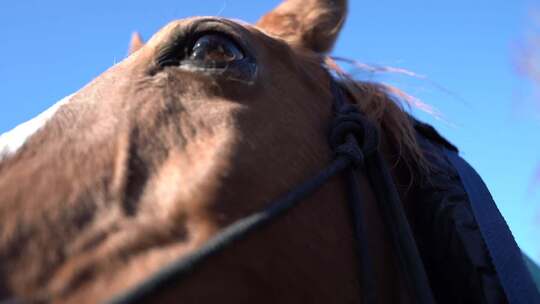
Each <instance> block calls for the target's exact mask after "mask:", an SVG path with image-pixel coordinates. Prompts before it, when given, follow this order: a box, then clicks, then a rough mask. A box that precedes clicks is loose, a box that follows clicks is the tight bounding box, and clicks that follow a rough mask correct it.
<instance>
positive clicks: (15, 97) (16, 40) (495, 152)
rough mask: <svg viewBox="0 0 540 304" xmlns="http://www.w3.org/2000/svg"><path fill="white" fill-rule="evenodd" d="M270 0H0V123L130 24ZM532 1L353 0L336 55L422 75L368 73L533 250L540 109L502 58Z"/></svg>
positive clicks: (79, 78)
mask: <svg viewBox="0 0 540 304" xmlns="http://www.w3.org/2000/svg"><path fill="white" fill-rule="evenodd" d="M278 2H279V1H278V0H272V1H270V0H267V1H246V0H204V1H165V0H154V1H122V2H121V1H103V0H94V1H54V0H51V1H37V0H25V1H15V0H2V1H0V41H1V43H0V58H1V60H0V132H4V131H7V130H9V129H11V128H12V127H14V126H16V125H17V124H19V123H21V122H23V121H26V120H28V119H30V118H31V117H34V116H35V115H36V114H38V113H39V112H41V111H43V110H44V109H46V108H47V107H49V106H50V105H52V104H53V103H54V102H55V101H57V100H59V99H60V98H62V97H64V96H66V95H68V94H70V93H73V92H75V91H76V90H78V89H79V88H81V87H82V86H83V85H85V84H86V83H88V82H89V81H90V80H91V79H93V78H94V77H96V76H98V75H99V74H100V73H102V72H103V71H105V70H106V69H107V68H108V67H110V66H111V65H113V64H114V63H115V62H118V61H120V60H121V59H122V58H123V57H124V56H125V54H126V50H127V47H128V41H129V37H130V34H131V32H132V31H134V30H138V31H140V32H141V33H142V34H143V36H144V37H145V38H148V37H149V36H151V35H152V34H153V33H154V32H156V31H157V30H158V29H159V28H160V27H162V26H163V25H165V24H166V23H167V22H169V21H171V20H174V19H179V18H183V17H187V16H195V15H218V14H219V15H221V16H226V17H234V18H241V19H244V20H246V21H250V22H254V21H256V20H257V19H258V17H259V16H260V15H262V14H263V13H264V12H266V11H267V10H269V9H270V8H272V7H273V6H274V5H276V4H277V3H278ZM531 7H532V1H526V0H513V1H508V0H476V1H469V0H454V1H427V0H424V1H419V0H409V1H387V0H380V1H363V0H353V1H352V3H351V13H350V17H349V21H348V22H347V24H346V27H345V30H344V32H343V34H342V36H341V40H340V42H339V43H338V45H337V47H336V49H335V51H334V55H337V56H342V57H347V58H351V59H356V60H359V61H362V62H365V63H372V64H381V65H391V66H398V67H402V68H406V69H408V70H411V71H414V72H416V73H418V74H422V75H426V76H428V77H429V81H422V80H414V79H407V78H405V77H397V76H377V77H375V78H374V79H376V80H383V81H391V82H393V83H395V84H398V85H400V87H401V88H403V89H405V90H406V91H408V92H409V93H412V94H413V95H415V96H417V97H420V98H421V99H423V100H424V101H425V102H428V103H430V104H431V105H434V106H436V107H437V108H438V109H439V110H440V111H441V112H442V113H443V114H444V117H445V120H446V122H444V121H439V120H436V119H433V118H431V117H429V116H426V115H423V114H421V113H418V111H414V113H417V114H418V116H419V117H421V118H422V119H425V120H427V121H428V122H431V123H432V124H434V125H436V126H437V128H439V130H441V132H442V133H443V134H444V135H445V136H447V137H448V138H449V139H450V140H451V141H453V142H454V143H455V144H456V145H458V146H459V147H460V149H461V150H462V152H463V155H464V156H465V158H466V159H467V160H469V161H470V162H471V163H472V164H473V166H475V167H476V169H477V170H478V171H479V172H480V174H481V175H482V176H483V177H484V179H485V181H486V182H487V184H488V186H489V188H490V189H491V191H492V193H493V195H494V197H495V200H496V201H497V202H498V205H499V208H500V209H501V211H502V212H503V214H504V215H505V216H506V218H507V220H508V222H509V224H510V227H511V229H512V230H513V232H514V235H515V236H516V239H517V241H518V243H519V244H520V245H521V246H522V248H523V249H524V250H525V251H526V252H527V253H528V254H529V255H531V256H532V257H533V258H534V259H535V260H536V261H540V242H539V241H538V233H539V231H540V215H539V213H540V210H539V209H540V190H537V191H536V192H535V191H531V187H530V186H531V182H532V177H533V175H534V168H535V167H536V166H537V164H538V163H540V140H538V139H539V137H540V136H539V135H538V133H539V131H540V119H539V117H540V114H539V109H538V108H533V107H532V102H530V97H529V94H528V92H529V90H528V89H527V87H526V85H524V84H523V80H522V79H520V78H519V77H518V76H517V75H516V73H515V71H514V69H513V66H512V60H513V58H514V57H515V56H516V52H515V47H516V44H517V42H518V41H519V39H520V38H521V37H522V34H523V33H524V32H525V29H524V28H525V26H526V24H527V22H526V18H527V17H528V9H530V8H531ZM359 77H363V78H370V77H372V76H370V75H365V74H363V75H362V74H359ZM434 83H436V84H438V85H440V86H442V87H444V88H445V89H447V90H449V91H451V92H452V93H451V94H449V93H446V92H445V90H443V89H440V88H438V87H437V85H435V84H434Z"/></svg>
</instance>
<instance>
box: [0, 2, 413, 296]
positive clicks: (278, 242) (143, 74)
mask: <svg viewBox="0 0 540 304" xmlns="http://www.w3.org/2000/svg"><path fill="white" fill-rule="evenodd" d="M346 11H347V2H346V1H345V0H334V1H330V0H309V1H307V0H304V1H295V0H288V1H285V2H283V3H282V4H281V5H280V6H278V7H277V8H276V9H275V10H273V11H271V12H269V13H268V14H267V15H265V16H264V17H263V18H262V19H261V20H260V21H259V22H258V23H257V24H256V25H250V24H247V23H244V22H241V21H236V20H228V19H224V18H216V17H196V18H188V19H183V20H178V21H174V22H172V23H170V24H168V25H166V26H165V27H164V28H162V29H161V30H159V31H158V32H157V33H156V34H155V35H154V36H153V37H152V38H151V39H150V40H149V41H148V42H147V43H143V42H142V41H141V40H140V39H139V38H138V37H135V38H134V40H133V43H132V48H131V49H132V51H131V52H132V54H131V55H130V56H129V57H128V58H126V59H125V60H124V61H122V62H120V63H118V64H116V65H115V66H113V67H112V68H110V69H109V70H108V71H106V72H105V73H103V74H102V75H101V76H99V77H98V78H96V79H95V80H94V81H92V82H91V83H90V84H88V85H87V86H85V87H84V88H83V89H81V90H80V91H78V92H76V93H75V94H73V95H71V96H70V97H67V98H66V99H65V100H64V101H63V102H62V103H61V104H58V105H57V106H56V107H55V108H54V109H53V110H52V111H51V112H49V113H48V114H47V115H46V117H45V118H46V119H41V120H39V121H37V122H36V121H34V123H33V124H30V125H28V126H31V128H30V129H31V132H30V133H29V134H26V135H28V136H27V137H25V138H24V142H23V143H22V144H21V145H19V146H17V147H16V148H14V149H10V150H5V151H7V152H5V153H4V155H3V159H2V161H1V162H0V226H1V228H0V278H1V280H0V295H1V298H9V297H16V298H21V299H28V300H30V301H31V300H51V301H57V302H66V301H72V302H75V301H76V302H79V303H80V302H95V301H102V300H106V299H109V298H110V297H111V296H113V295H115V294H118V293H120V292H122V291H123V290H126V289H127V288H130V287H133V286H135V285H136V284H138V283H140V282H141V281H142V280H143V279H144V278H146V277H148V276H149V275H150V274H152V273H155V272H156V271H158V270H159V269H161V268H162V267H164V266H166V265H167V264H168V263H170V262H171V261H173V260H175V259H177V258H179V257H182V256H185V255H187V254H189V253H191V252H193V251H195V250H196V249H197V248H199V247H200V246H201V245H202V244H204V243H205V242H206V241H207V240H208V239H209V238H211V237H212V236H213V235H215V234H216V233H217V232H218V231H220V229H222V228H223V227H226V226H227V225H229V224H230V223H232V222H234V221H235V220H237V219H239V218H242V217H244V216H246V215H247V214H250V213H253V212H255V211H257V210H260V209H261V208H264V207H265V206H266V205H267V204H268V203H269V201H270V200H271V199H273V198H275V197H278V196H279V195H281V194H283V193H285V192H286V191H287V190H289V189H290V188H291V186H292V185H296V184H298V183H299V182H300V181H302V180H304V179H305V178H306V177H308V176H310V175H312V174H313V173H314V172H317V171H318V170H320V169H321V168H323V167H324V166H325V164H326V163H327V162H328V161H329V160H330V159H332V157H333V153H332V151H331V149H330V148H329V147H328V144H327V133H328V124H329V121H330V120H331V118H332V102H333V98H334V97H333V96H332V93H331V90H330V83H331V77H332V75H331V73H330V72H329V70H331V64H329V60H328V57H327V55H328V52H329V51H330V50H331V48H332V46H333V45H334V43H335V41H336V39H337V37H338V34H339V31H340V29H341V27H342V25H343V23H344V21H345V16H346ZM345 82H346V81H345V80H344V86H347V87H348V88H349V90H348V94H349V95H350V97H351V99H353V100H355V101H356V102H357V104H356V106H357V107H358V108H359V109H360V110H361V111H362V112H363V113H365V115H366V116H367V117H368V119H370V120H371V121H372V122H373V123H374V124H375V125H376V126H377V128H378V129H379V130H380V131H381V134H382V135H381V137H382V141H381V142H382V144H381V145H382V147H381V149H383V150H384V151H385V155H386V156H387V158H388V160H391V161H397V160H405V162H404V163H407V164H409V165H411V164H412V165H414V164H417V163H421V161H420V159H421V157H420V154H419V152H418V147H417V145H416V142H415V136H414V134H413V127H412V125H411V121H410V119H409V117H408V116H407V114H405V112H404V111H402V110H401V108H400V107H399V105H398V104H396V103H395V102H394V101H393V100H392V98H390V97H389V95H388V94H387V93H385V91H384V89H383V88H382V87H381V86H378V85H376V84H370V83H361V82H352V81H350V82H346V83H345ZM19 131H20V130H19ZM6 138H7V137H5V138H4V140H5V139H6ZM4 144H5V143H4ZM396 147H399V148H396ZM405 175H407V174H405ZM342 184H343V182H342V181H341V180H340V179H337V178H336V179H333V180H332V181H331V182H330V183H328V184H327V185H325V186H324V187H322V188H321V189H320V190H319V191H318V192H317V194H316V195H315V196H314V197H312V198H310V199H309V201H310V207H301V208H299V209H298V210H295V211H294V212H292V213H291V214H290V215H287V216H286V217H284V218H282V219H280V220H278V221H277V222H276V223H275V225H273V226H272V227H270V228H268V229H265V230H263V231H261V232H260V234H259V235H258V236H257V237H251V238H248V239H246V240H245V241H243V242H241V243H239V244H237V245H235V246H233V247H232V248H230V250H228V251H227V252H224V253H223V254H220V255H218V256H216V257H215V259H213V260H212V261H209V262H208V263H206V264H205V265H203V267H202V268H201V269H200V271H197V272H196V273H194V275H193V278H192V280H190V281H189V282H187V283H186V285H184V286H182V287H178V293H176V296H178V297H179V298H174V297H171V298H172V299H177V300H178V299H181V300H179V301H184V302H190V301H193V302H198V303H202V302H205V301H212V302H215V301H218V300H220V301H225V300H224V297H225V296H227V297H228V298H230V299H231V300H230V301H231V302H238V301H240V302H248V301H257V302H265V301H267V302H274V301H277V302H283V301H284V300H286V301H304V302H305V301H309V302H321V301H322V302H325V301H327V300H328V301H336V302H344V301H351V300H354V299H356V298H357V296H358V295H359V294H360V291H359V290H358V288H359V287H358V285H357V284H356V281H357V278H356V274H355V273H354V272H353V271H351V265H354V264H355V257H354V254H353V251H354V250H353V244H354V242H353V233H352V230H351V228H350V224H349V222H348V218H349V215H348V209H347V207H346V205H345V204H343V203H341V202H343V201H344V200H345V194H344V191H343V190H342V188H343V185H342ZM360 186H361V187H362V189H363V192H364V193H365V195H366V201H367V202H368V203H366V206H365V208H366V210H367V211H366V212H367V214H368V215H369V216H368V218H366V221H367V224H368V225H369V226H370V227H371V228H372V230H373V231H372V232H370V237H369V240H368V243H369V244H368V246H370V247H372V248H373V250H374V252H375V253H377V254H376V256H377V260H376V264H377V269H378V270H377V271H376V276H377V278H378V279H379V282H380V286H378V287H377V288H380V291H384V290H391V291H392V292H389V293H388V294H387V296H388V297H389V299H390V298H391V297H396V295H399V294H401V293H402V292H403V288H404V287H403V284H402V283H401V282H400V280H399V278H398V277H397V276H396V275H395V274H394V273H395V265H394V262H388V261H392V259H393V258H392V252H391V250H390V249H389V241H388V237H387V236H386V235H385V232H384V231H385V228H384V225H383V224H382V223H381V220H380V215H379V214H378V211H377V210H376V208H375V207H374V206H373V203H369V202H372V201H373V194H372V191H371V189H370V187H369V185H368V182H367V181H366V179H365V178H363V177H362V178H361V179H360ZM313 290H315V291H317V292H315V293H313ZM310 291H311V293H310ZM381 294H384V292H381ZM179 295H180V296H179ZM261 295H264V296H261ZM330 299H332V300H330ZM328 301H327V302H328ZM226 302H227V301H226Z"/></svg>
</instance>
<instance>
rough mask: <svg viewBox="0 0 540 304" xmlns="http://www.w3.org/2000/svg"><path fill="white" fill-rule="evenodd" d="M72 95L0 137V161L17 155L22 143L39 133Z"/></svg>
mask: <svg viewBox="0 0 540 304" xmlns="http://www.w3.org/2000/svg"><path fill="white" fill-rule="evenodd" d="M72 96H73V95H69V96H67V97H64V99H62V100H60V101H59V102H57V103H55V104H54V105H53V106H52V107H50V108H49V109H47V110H46V111H45V112H43V113H41V114H39V115H38V116H36V117H34V118H32V119H31V120H29V121H27V122H25V123H23V124H20V125H18V126H17V127H15V128H14V129H13V130H11V131H8V132H6V133H4V134H2V135H0V161H1V160H2V159H4V158H6V157H8V156H10V155H13V154H15V153H17V151H18V150H19V149H20V148H21V147H22V146H23V145H24V143H25V142H26V141H27V140H28V139H29V138H30V137H31V136H32V135H34V134H35V133H36V132H37V131H39V130H40V129H41V128H42V127H43V126H45V124H46V123H47V121H49V120H50V119H51V118H52V117H53V116H54V114H56V112H57V111H58V109H59V108H60V107H61V106H62V105H64V104H66V103H68V102H69V100H70V99H71V97H72Z"/></svg>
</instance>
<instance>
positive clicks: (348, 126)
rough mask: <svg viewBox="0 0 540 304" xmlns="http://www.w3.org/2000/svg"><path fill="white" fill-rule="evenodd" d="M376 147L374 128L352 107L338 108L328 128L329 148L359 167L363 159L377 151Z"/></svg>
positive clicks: (377, 137) (375, 131) (376, 139)
mask: <svg viewBox="0 0 540 304" xmlns="http://www.w3.org/2000/svg"><path fill="white" fill-rule="evenodd" d="M378 145H379V136H378V132H377V129H376V127H375V126H374V125H373V124H372V123H370V122H369V121H368V120H367V119H366V118H365V117H364V116H363V115H362V114H361V113H360V112H359V111H358V109H357V108H356V107H355V106H354V105H350V104H347V105H343V106H342V107H340V109H339V111H337V113H336V117H335V118H334V120H333V122H332V124H331V127H330V147H331V148H332V150H333V151H334V153H335V154H336V155H343V156H346V157H347V158H349V159H350V160H351V161H352V162H353V163H354V164H355V166H357V167H361V166H362V165H363V163H364V158H365V157H368V156H370V155H371V154H373V153H374V152H375V151H377V148H378Z"/></svg>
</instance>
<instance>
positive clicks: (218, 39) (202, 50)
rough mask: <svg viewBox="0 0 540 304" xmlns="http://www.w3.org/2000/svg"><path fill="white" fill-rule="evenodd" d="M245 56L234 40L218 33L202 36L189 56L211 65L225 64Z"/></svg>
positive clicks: (200, 62) (193, 59)
mask: <svg viewBox="0 0 540 304" xmlns="http://www.w3.org/2000/svg"><path fill="white" fill-rule="evenodd" d="M243 58H244V53H243V52H242V50H241V49H240V47H239V46H238V45H237V44H236V43H235V42H234V41H232V40H231V39H229V38H227V37H225V36H222V35H218V34H207V35H204V36H202V37H200V38H199V39H198V40H197V41H196V42H195V44H194V45H193V48H192V49H191V51H190V56H189V59H190V61H192V62H196V63H198V64H201V65H203V66H210V67H212V66H223V65H226V64H228V63H230V62H233V61H236V60H241V59H243Z"/></svg>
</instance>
